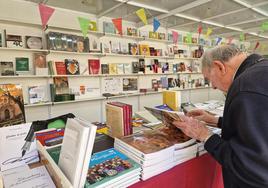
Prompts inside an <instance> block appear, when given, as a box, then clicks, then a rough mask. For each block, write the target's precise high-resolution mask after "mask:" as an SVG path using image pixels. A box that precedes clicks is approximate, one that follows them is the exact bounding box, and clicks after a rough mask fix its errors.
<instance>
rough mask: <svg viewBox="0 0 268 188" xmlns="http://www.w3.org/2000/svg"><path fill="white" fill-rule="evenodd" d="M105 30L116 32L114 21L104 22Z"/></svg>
mask: <svg viewBox="0 0 268 188" xmlns="http://www.w3.org/2000/svg"><path fill="white" fill-rule="evenodd" d="M103 32H104V33H111V34H115V33H116V30H115V27H114V24H113V23H112V22H103Z"/></svg>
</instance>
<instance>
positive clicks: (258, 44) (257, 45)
mask: <svg viewBox="0 0 268 188" xmlns="http://www.w3.org/2000/svg"><path fill="white" fill-rule="evenodd" d="M259 46H260V43H259V41H258V42H256V45H255V47H254V51H255V50H256V49H257V48H258V47H259Z"/></svg>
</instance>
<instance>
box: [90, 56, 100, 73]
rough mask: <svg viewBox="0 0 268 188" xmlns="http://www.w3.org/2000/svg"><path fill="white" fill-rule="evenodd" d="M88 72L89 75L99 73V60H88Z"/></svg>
mask: <svg viewBox="0 0 268 188" xmlns="http://www.w3.org/2000/svg"><path fill="white" fill-rule="evenodd" d="M88 68H89V69H88V70H89V74H99V72H100V60H99V59H89V60H88Z"/></svg>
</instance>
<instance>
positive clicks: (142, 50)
mask: <svg viewBox="0 0 268 188" xmlns="http://www.w3.org/2000/svg"><path fill="white" fill-rule="evenodd" d="M139 46H140V55H144V56H150V49H149V45H147V44H140V45H139Z"/></svg>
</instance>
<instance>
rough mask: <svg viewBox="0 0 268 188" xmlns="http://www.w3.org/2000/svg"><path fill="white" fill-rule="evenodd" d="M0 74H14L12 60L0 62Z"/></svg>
mask: <svg viewBox="0 0 268 188" xmlns="http://www.w3.org/2000/svg"><path fill="white" fill-rule="evenodd" d="M0 70H1V76H14V74H15V72H14V66H13V62H12V61H1V62H0Z"/></svg>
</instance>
